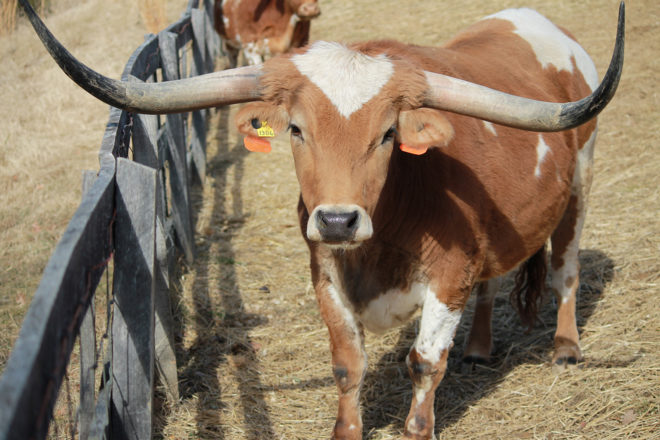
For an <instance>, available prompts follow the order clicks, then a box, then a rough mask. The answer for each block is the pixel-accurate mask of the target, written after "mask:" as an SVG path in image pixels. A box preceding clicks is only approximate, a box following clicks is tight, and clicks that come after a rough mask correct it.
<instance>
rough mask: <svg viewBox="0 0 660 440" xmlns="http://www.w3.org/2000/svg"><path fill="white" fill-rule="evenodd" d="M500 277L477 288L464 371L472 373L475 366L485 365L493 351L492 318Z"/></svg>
mask: <svg viewBox="0 0 660 440" xmlns="http://www.w3.org/2000/svg"><path fill="white" fill-rule="evenodd" d="M501 284H502V283H501V279H500V278H499V277H497V278H493V279H490V280H487V281H482V282H481V283H479V285H478V286H477V301H476V305H475V308H474V318H473V319H472V328H471V330H470V336H469V337H468V341H467V344H466V345H465V350H464V351H463V369H464V370H467V371H470V370H472V367H473V366H474V364H485V363H487V362H488V361H489V360H490V354H491V352H492V349H493V334H492V325H491V322H492V317H493V302H494V301H495V295H497V292H498V291H499V289H500V285H501Z"/></svg>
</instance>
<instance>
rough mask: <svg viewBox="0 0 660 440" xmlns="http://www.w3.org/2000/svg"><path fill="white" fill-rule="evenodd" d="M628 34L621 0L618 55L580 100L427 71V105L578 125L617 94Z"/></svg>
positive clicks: (519, 121) (508, 119)
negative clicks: (546, 97)
mask: <svg viewBox="0 0 660 440" xmlns="http://www.w3.org/2000/svg"><path fill="white" fill-rule="evenodd" d="M624 34H625V5H624V3H623V2H621V4H620V6H619V24H618V27H617V35H616V44H615V46H614V54H613V55H612V60H611V61H610V66H609V68H608V69H607V73H606V74H605V78H603V81H602V82H601V83H600V85H599V86H598V88H597V89H596V90H595V91H594V92H593V93H592V94H591V95H589V96H587V97H586V98H584V99H581V100H579V101H575V102H565V103H555V102H544V101H535V100H533V99H527V98H521V97H519V96H515V95H510V94H507V93H504V92H499V91H497V90H493V89H490V88H488V87H484V86H480V85H478V84H474V83H470V82H467V81H463V80H460V79H457V78H452V77H449V76H445V75H440V74H437V73H432V72H425V73H426V79H427V81H428V83H429V91H428V92H427V98H426V101H425V105H426V106H428V107H433V108H437V109H440V110H447V111H451V112H454V113H460V114H464V115H468V116H474V117H476V118H479V119H485V120H487V121H491V122H495V123H497V124H502V125H507V126H509V127H516V128H522V129H524V130H531V131H560V130H567V129H569V128H573V127H577V126H578V125H580V124H583V123H585V122H587V121H588V120H589V119H591V118H593V117H595V116H596V115H598V113H600V112H601V110H603V109H604V108H605V106H606V105H607V103H608V102H609V101H610V100H611V99H612V97H613V96H614V92H615V91H616V88H617V86H618V84H619V78H620V77H621V70H622V69H623V46H624Z"/></svg>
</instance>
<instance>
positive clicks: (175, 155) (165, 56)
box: [158, 32, 194, 263]
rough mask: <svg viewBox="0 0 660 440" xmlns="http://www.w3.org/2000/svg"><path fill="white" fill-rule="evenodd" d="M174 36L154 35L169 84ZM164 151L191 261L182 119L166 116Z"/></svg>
mask: <svg viewBox="0 0 660 440" xmlns="http://www.w3.org/2000/svg"><path fill="white" fill-rule="evenodd" d="M176 38H177V37H176V35H175V34H172V33H170V32H161V33H160V34H158V41H159V47H160V54H161V60H162V66H163V79H164V80H165V81H172V80H176V79H179V56H178V51H177V46H176ZM165 130H166V137H165V140H166V142H167V143H166V149H167V159H168V161H169V165H170V186H171V190H172V217H173V218H174V226H175V228H176V232H177V235H176V237H177V239H178V241H179V243H180V244H181V248H182V249H183V253H184V255H185V256H186V261H188V263H192V261H193V259H194V242H193V232H192V217H191V207H190V191H189V179H188V165H187V157H186V156H187V152H186V143H185V136H184V131H183V118H182V116H181V114H170V115H167V123H166V125H165Z"/></svg>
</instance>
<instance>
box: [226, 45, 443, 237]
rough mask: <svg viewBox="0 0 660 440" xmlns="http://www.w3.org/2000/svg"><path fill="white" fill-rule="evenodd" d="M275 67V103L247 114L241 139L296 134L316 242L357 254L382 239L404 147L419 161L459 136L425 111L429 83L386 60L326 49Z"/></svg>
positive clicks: (270, 73)
mask: <svg viewBox="0 0 660 440" xmlns="http://www.w3.org/2000/svg"><path fill="white" fill-rule="evenodd" d="M320 55H322V56H320ZM271 64H273V65H274V66H270V68H269V69H271V70H267V73H266V75H265V77H264V79H263V81H262V82H263V83H264V84H265V90H266V96H267V97H269V99H268V100H267V101H265V102H256V103H251V104H247V105H246V106H245V107H243V109H241V111H240V112H239V113H238V115H237V125H238V128H239V131H241V132H242V133H244V134H246V135H248V136H256V135H257V128H258V127H261V124H262V122H263V121H267V122H268V125H269V126H270V127H271V128H272V129H273V130H274V131H275V132H276V133H277V132H280V131H284V130H286V129H288V130H289V132H290V137H291V148H292V152H293V157H294V162H295V168H296V173H297V176H298V181H299V183H300V190H301V194H302V199H303V202H304V204H305V207H306V208H307V210H308V213H309V222H308V224H307V230H306V233H307V238H308V239H310V240H312V241H318V242H322V243H324V244H326V245H329V246H332V247H341V248H352V247H357V246H359V245H360V244H361V243H362V242H363V241H365V240H368V239H369V238H370V237H371V236H372V233H373V226H372V223H371V216H372V214H373V212H374V210H375V208H376V205H377V204H378V200H379V197H380V195H381V191H382V189H383V185H384V184H385V181H386V179H387V175H388V168H389V164H390V160H391V157H392V151H393V149H394V148H395V146H397V145H399V144H400V143H401V144H405V145H406V146H407V149H408V150H409V151H413V152H422V151H425V149H426V148H430V147H437V146H444V145H446V144H447V143H448V142H449V141H450V139H451V137H452V135H453V130H452V127H451V125H450V124H449V122H448V121H447V120H446V119H445V118H444V117H443V116H442V114H440V112H438V111H436V110H430V109H426V108H415V106H416V105H418V104H419V99H420V97H421V96H422V95H423V91H424V90H425V87H426V85H425V82H424V81H423V76H420V75H417V74H415V73H411V72H398V71H397V70H398V69H396V68H395V67H396V66H395V63H394V62H392V61H391V60H389V59H388V58H387V57H385V56H384V55H380V56H366V55H363V54H360V53H357V52H354V51H352V50H350V49H347V48H346V47H344V46H339V45H330V46H324V45H321V46H319V44H318V43H317V44H315V45H314V46H312V48H311V49H310V50H307V51H306V52H304V53H301V54H298V55H294V56H293V57H291V58H290V59H287V60H279V61H276V62H274V63H271ZM282 68H284V69H285V70H286V71H285V72H283V71H282V70H281V69H282ZM325 72H330V74H327V73H325ZM273 78H279V80H274V79H273ZM271 81H272V83H271ZM270 87H274V88H277V91H274V93H272V94H271V92H272V91H271V90H270ZM283 91H284V92H283ZM419 160H424V156H420V158H419Z"/></svg>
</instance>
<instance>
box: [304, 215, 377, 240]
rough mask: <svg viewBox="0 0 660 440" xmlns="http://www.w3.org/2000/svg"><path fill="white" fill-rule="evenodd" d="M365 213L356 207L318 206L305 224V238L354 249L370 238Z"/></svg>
mask: <svg viewBox="0 0 660 440" xmlns="http://www.w3.org/2000/svg"><path fill="white" fill-rule="evenodd" d="M372 234H373V228H372V225H371V218H370V217H369V215H368V214H367V212H366V211H365V210H364V209H363V208H361V207H359V206H357V205H319V206H317V207H316V208H315V209H314V211H312V214H311V215H310V217H309V221H308V222H307V238H309V239H310V240H312V241H320V242H322V243H325V244H329V245H334V246H338V247H355V246H358V245H359V244H360V243H361V242H362V241H364V240H367V239H369V238H371V235H372Z"/></svg>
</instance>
